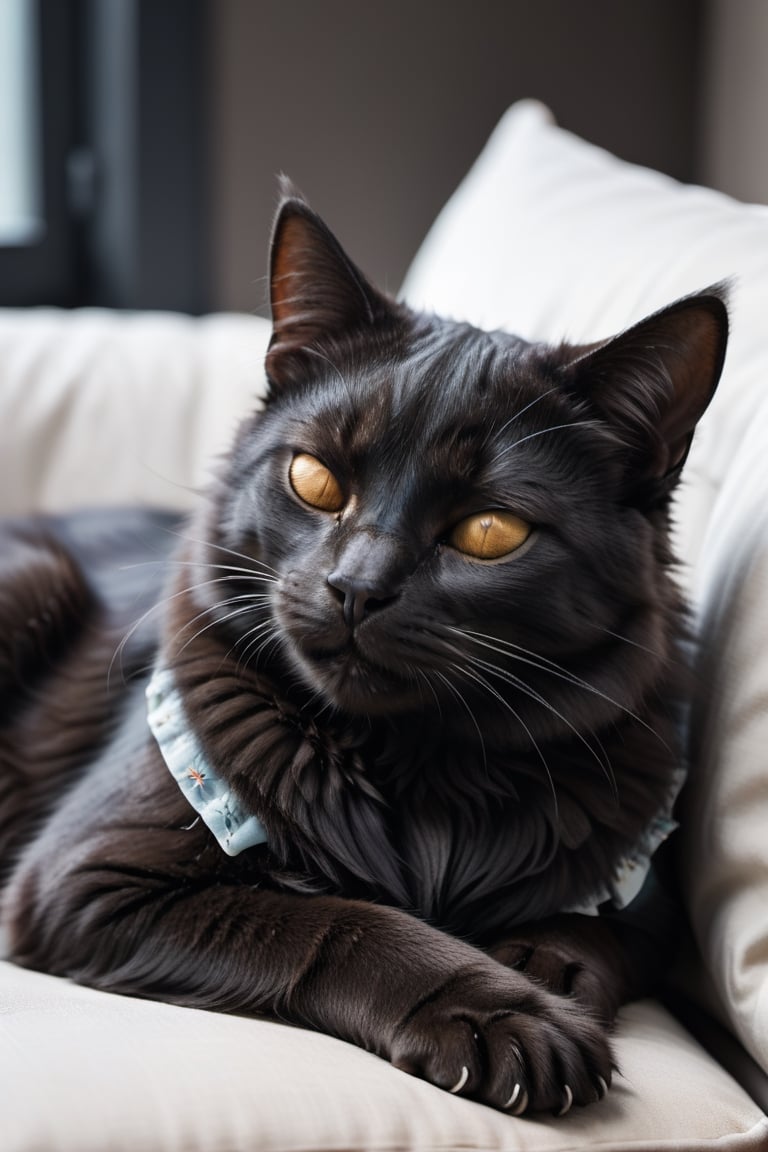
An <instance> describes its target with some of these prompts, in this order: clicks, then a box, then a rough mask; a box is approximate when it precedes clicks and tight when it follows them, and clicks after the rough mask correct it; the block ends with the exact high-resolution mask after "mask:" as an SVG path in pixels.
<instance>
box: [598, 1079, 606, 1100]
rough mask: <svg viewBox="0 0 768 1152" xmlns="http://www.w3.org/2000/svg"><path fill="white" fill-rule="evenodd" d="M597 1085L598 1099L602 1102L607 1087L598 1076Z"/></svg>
mask: <svg viewBox="0 0 768 1152" xmlns="http://www.w3.org/2000/svg"><path fill="white" fill-rule="evenodd" d="M597 1083H598V1084H599V1085H600V1099H601V1100H602V1099H603V1097H604V1096H607V1095H608V1085H607V1084H606V1082H605V1080H603V1078H602V1076H598V1078H597Z"/></svg>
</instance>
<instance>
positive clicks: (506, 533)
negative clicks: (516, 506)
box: [449, 512, 531, 560]
mask: <svg viewBox="0 0 768 1152" xmlns="http://www.w3.org/2000/svg"><path fill="white" fill-rule="evenodd" d="M530 534H531V526H530V524H526V522H525V520H521V519H520V517H519V516H513V515H512V513H511V512H480V513H479V514H478V515H477V516H468V517H467V519H466V520H462V522H461V523H460V524H457V525H456V527H455V528H454V530H453V532H452V533H451V535H450V537H449V543H450V544H451V545H452V546H453V547H454V548H457V549H458V550H459V552H463V553H464V554H465V555H466V556H473V557H474V558H475V559H476V560H498V559H499V557H500V556H508V555H509V553H510V552H514V551H515V549H516V548H519V547H520V545H521V544H524V543H525V541H526V540H527V539H528V537H529V536H530Z"/></svg>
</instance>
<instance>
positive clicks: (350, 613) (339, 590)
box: [328, 571, 398, 629]
mask: <svg viewBox="0 0 768 1152" xmlns="http://www.w3.org/2000/svg"><path fill="white" fill-rule="evenodd" d="M328 584H329V585H330V587H331V588H332V589H333V590H334V592H335V593H336V595H337V596H338V598H339V599H340V600H341V602H342V611H343V613H344V621H345V623H346V625H347V627H348V628H350V629H353V628H357V626H358V624H360V623H362V621H363V620H364V619H365V618H366V616H370V614H371V613H372V612H376V611H377V610H378V609H379V608H385V607H386V605H387V604H391V603H392V601H393V600H396V599H397V597H398V593H397V591H393V590H390V589H388V588H386V587H384V585H382V584H379V583H372V582H371V581H369V580H360V579H356V578H355V577H352V576H345V575H344V573H343V572H340V571H337V572H331V574H330V576H329V577H328Z"/></svg>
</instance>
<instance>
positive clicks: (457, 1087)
mask: <svg viewBox="0 0 768 1152" xmlns="http://www.w3.org/2000/svg"><path fill="white" fill-rule="evenodd" d="M467 1080H469V1068H467V1066H466V1064H462V1066H461V1076H459V1078H458V1080H457V1081H456V1083H455V1084H454V1086H453V1088H449V1089H448V1091H449V1092H451V1093H452V1095H454V1096H455V1095H456V1093H457V1092H461V1090H462V1088H463V1087H464V1085H465V1084H466V1082H467Z"/></svg>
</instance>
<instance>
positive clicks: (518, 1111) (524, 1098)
mask: <svg viewBox="0 0 768 1152" xmlns="http://www.w3.org/2000/svg"><path fill="white" fill-rule="evenodd" d="M527 1107H528V1093H527V1092H526V1091H525V1089H523V1091H522V1093H521V1095H520V1100H519V1103H518V1105H517V1107H516V1108H513V1109H512V1115H513V1116H522V1114H523V1112H525V1110H526V1108H527Z"/></svg>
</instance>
